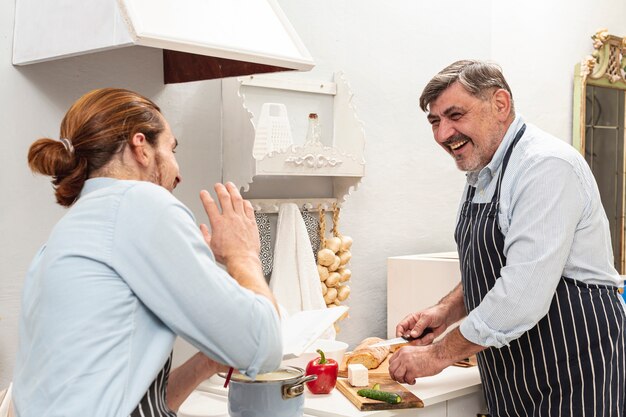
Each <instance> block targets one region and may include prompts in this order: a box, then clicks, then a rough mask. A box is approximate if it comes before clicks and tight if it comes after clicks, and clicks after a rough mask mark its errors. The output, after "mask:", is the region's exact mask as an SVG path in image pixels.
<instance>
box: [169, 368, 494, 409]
mask: <svg viewBox="0 0 626 417" xmlns="http://www.w3.org/2000/svg"><path fill="white" fill-rule="evenodd" d="M223 385H224V379H223V378H221V377H216V376H214V377H212V378H211V379H209V380H207V381H205V382H203V383H202V384H200V386H199V387H198V390H197V391H196V392H195V394H192V396H190V398H188V399H187V401H185V403H183V405H182V406H181V407H180V410H179V416H181V417H187V416H194V417H209V416H219V415H222V414H216V413H217V412H218V411H217V408H215V407H213V408H210V407H209V401H213V402H214V401H222V400H225V399H226V397H227V396H228V390H227V388H224V386H223ZM405 386H406V388H407V389H409V390H410V391H412V392H413V393H414V394H415V395H417V396H418V397H420V398H421V399H422V401H423V402H424V408H411V409H404V410H383V411H367V412H364V411H359V410H358V409H357V408H356V407H355V406H354V405H353V404H352V403H351V402H350V401H348V399H347V398H346V397H344V396H343V394H341V393H340V392H339V391H337V389H334V390H333V391H332V392H331V393H330V394H326V395H312V394H311V393H310V392H308V390H306V391H305V394H304V395H305V399H304V413H305V416H318V417H394V416H397V417H409V416H410V417H468V416H470V417H471V416H475V415H476V414H477V413H480V412H484V410H485V401H484V396H483V392H482V385H481V383H480V376H479V374H478V368H476V367H472V368H459V367H454V366H451V367H448V368H446V369H444V370H443V371H442V372H441V373H440V374H438V375H435V376H431V377H427V378H420V379H418V380H417V382H416V383H415V385H412V386H411V385H405ZM200 393H206V395H205V396H202V395H201V394H200ZM222 407H225V406H222Z"/></svg>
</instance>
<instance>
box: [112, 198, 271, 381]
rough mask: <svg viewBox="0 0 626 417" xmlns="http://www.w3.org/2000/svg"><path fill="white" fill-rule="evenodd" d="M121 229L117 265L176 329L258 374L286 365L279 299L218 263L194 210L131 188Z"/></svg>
mask: <svg viewBox="0 0 626 417" xmlns="http://www.w3.org/2000/svg"><path fill="white" fill-rule="evenodd" d="M138 208H143V212H142V213H141V215H140V216H137V213H135V211H136V210H137V209H138ZM116 231H117V232H116V233H117V235H116V236H115V245H114V247H115V253H114V256H113V260H114V262H113V264H114V267H115V268H116V269H117V271H118V273H119V274H120V275H121V276H122V277H123V278H124V280H126V282H127V283H128V285H129V286H130V288H131V289H132V291H133V292H134V293H135V294H136V295H137V297H138V298H139V300H140V301H141V302H142V303H144V304H145V305H146V306H147V307H148V308H149V309H150V310H151V311H152V312H153V313H154V314H155V316H156V317H158V319H160V320H161V321H162V322H163V323H164V324H165V325H166V326H167V327H169V328H170V329H171V330H172V332H174V333H175V334H177V335H179V336H181V337H182V338H184V339H185V340H187V341H188V342H190V343H191V344H192V345H194V346H195V347H196V348H198V349H199V350H200V351H202V352H203V353H205V354H206V355H207V356H209V357H211V358H213V359H215V360H217V361H218V362H220V363H223V364H226V365H229V366H232V367H235V368H237V369H239V370H240V371H241V372H242V373H244V374H247V375H248V376H250V377H252V378H254V377H255V376H256V374H257V373H259V372H268V371H271V370H274V369H276V368H277V367H278V366H279V365H280V362H281V359H282V337H281V327H280V319H279V317H278V314H277V312H276V310H275V309H274V307H273V305H272V303H271V302H270V301H269V300H268V299H267V298H265V297H263V296H260V295H258V294H255V293H253V292H252V291H250V290H248V289H246V288H243V287H241V286H240V285H239V284H238V283H237V281H235V279H233V278H232V277H231V276H230V275H228V273H226V271H224V270H223V269H222V268H221V267H220V266H219V265H217V264H216V262H215V260H214V257H213V254H212V253H211V251H210V250H209V248H208V246H207V245H206V243H205V242H204V239H203V237H202V234H201V233H200V231H199V229H198V227H197V225H196V223H195V220H194V218H193V215H192V214H191V212H190V211H189V210H188V209H187V208H186V207H185V206H184V205H183V204H182V203H180V202H179V201H178V200H176V199H175V198H174V197H173V196H171V194H169V193H168V192H167V191H166V190H163V191H162V192H161V191H160V190H155V189H154V188H150V187H146V186H138V187H134V188H132V189H131V190H129V191H128V195H127V196H125V198H124V199H123V200H122V203H121V207H120V210H119V218H118V225H117V227H116Z"/></svg>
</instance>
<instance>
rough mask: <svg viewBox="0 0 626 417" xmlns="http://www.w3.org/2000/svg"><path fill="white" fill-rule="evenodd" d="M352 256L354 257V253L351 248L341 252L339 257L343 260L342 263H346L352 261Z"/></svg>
mask: <svg viewBox="0 0 626 417" xmlns="http://www.w3.org/2000/svg"><path fill="white" fill-rule="evenodd" d="M350 258H352V253H350V251H349V250H346V251H343V252H339V259H340V260H341V262H340V265H342V266H343V265H345V264H347V263H348V262H350Z"/></svg>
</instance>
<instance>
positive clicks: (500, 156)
mask: <svg viewBox="0 0 626 417" xmlns="http://www.w3.org/2000/svg"><path fill="white" fill-rule="evenodd" d="M523 124H524V119H523V118H522V116H520V115H516V116H515V119H513V122H512V123H511V125H510V126H509V128H508V129H507V131H506V133H505V134H504V138H502V142H500V145H499V146H498V149H496V153H494V154H493V157H492V158H491V161H489V163H488V164H487V166H485V167H484V168H483V169H481V170H480V171H470V172H468V173H467V174H465V175H466V176H467V182H468V183H469V184H470V185H471V186H475V185H476V183H477V182H478V180H479V179H481V178H485V177H487V181H488V182H489V181H491V179H492V178H493V176H494V175H495V173H496V172H498V169H500V166H501V165H502V161H503V160H504V154H505V153H506V150H507V149H508V147H509V145H510V144H511V142H512V141H513V138H514V137H515V134H516V133H517V131H518V130H519V129H520V128H521V127H522V125H523Z"/></svg>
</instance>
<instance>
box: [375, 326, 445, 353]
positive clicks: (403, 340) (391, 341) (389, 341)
mask: <svg viewBox="0 0 626 417" xmlns="http://www.w3.org/2000/svg"><path fill="white" fill-rule="evenodd" d="M432 332H433V329H431V328H430V327H427V328H426V329H424V331H423V332H422V334H421V335H420V336H419V337H403V336H401V337H394V338H393V339H387V340H383V341H382V342H378V343H374V344H373V345H370V346H369V347H373V348H375V347H381V346H393V345H400V344H402V343H408V342H412V341H413V340H417V339H421V338H422V337H424V336H426V335H427V334H429V333H432Z"/></svg>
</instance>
